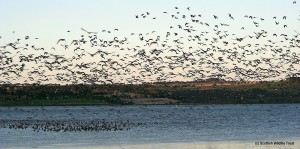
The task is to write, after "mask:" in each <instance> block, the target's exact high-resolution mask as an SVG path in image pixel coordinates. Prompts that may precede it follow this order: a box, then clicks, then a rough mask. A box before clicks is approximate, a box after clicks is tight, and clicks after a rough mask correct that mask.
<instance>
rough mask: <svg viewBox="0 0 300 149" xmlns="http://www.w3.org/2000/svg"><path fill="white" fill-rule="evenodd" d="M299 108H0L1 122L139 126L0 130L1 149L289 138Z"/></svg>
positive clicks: (299, 124)
mask: <svg viewBox="0 0 300 149" xmlns="http://www.w3.org/2000/svg"><path fill="white" fill-rule="evenodd" d="M299 113H300V104H264V105H157V106H155V105H151V106H140V105H136V106H135V105H134V106H68V107H63V106H51V107H0V119H1V120H33V121H34V120H54V121H55V120H67V121H68V120H69V121H72V120H73V121H74V120H76V121H83V122H84V121H92V120H104V121H110V122H124V121H130V122H132V123H141V124H142V125H137V126H134V127H131V128H130V129H129V130H122V131H88V132H78V131H77V132H72V131H71V132H63V131H59V132H51V131H50V132H49V131H40V132H36V131H33V130H32V129H30V128H29V129H9V128H3V127H1V128H0V134H1V135H0V148H9V147H30V148H31V147H41V146H57V145H59V146H64V145H65V146H73V145H76V146H111V145H124V144H125V145H126V144H127V145H132V144H151V143H153V144H155V143H186V142H218V141H220V142H228V141H253V142H254V141H261V140H281V141H286V140H294V139H299V138H300V114H299Z"/></svg>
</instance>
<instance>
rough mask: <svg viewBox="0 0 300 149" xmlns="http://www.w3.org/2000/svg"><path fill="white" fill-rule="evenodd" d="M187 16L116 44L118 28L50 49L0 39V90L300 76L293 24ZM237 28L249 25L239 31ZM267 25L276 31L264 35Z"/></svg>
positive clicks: (181, 12) (179, 13)
mask: <svg viewBox="0 0 300 149" xmlns="http://www.w3.org/2000/svg"><path fill="white" fill-rule="evenodd" d="M293 5H296V1H294V2H293ZM191 10H192V8H190V7H188V8H179V7H175V8H174V11H175V12H163V13H162V16H163V17H167V18H169V19H171V20H178V21H175V22H177V24H172V25H170V26H169V27H168V28H167V29H166V30H165V31H164V33H162V32H159V31H155V30H154V31H150V32H146V33H130V34H129V35H128V36H126V37H120V36H114V33H116V32H119V29H113V30H102V32H101V33H98V32H94V31H88V30H86V29H84V28H81V30H82V32H83V34H82V35H81V36H80V37H79V38H78V39H72V40H68V39H66V38H61V39H58V40H57V42H56V45H54V46H53V47H52V48H51V49H47V48H44V47H39V46H38V45H35V44H31V42H35V41H37V40H38V39H39V38H34V37H30V36H25V37H22V38H18V39H16V40H15V41H13V42H9V43H5V41H3V40H4V38H2V37H1V36H0V44H2V45H0V83H1V84H7V83H16V82H17V83H18V82H20V81H21V83H45V84H47V83H49V82H52V83H53V82H54V83H57V82H58V83H67V84H68V83H73V84H77V83H87V84H113V83H129V84H135V83H142V82H162V81H174V80H201V79H206V78H219V79H225V80H230V81H254V80H255V81H257V80H266V79H274V78H282V77H285V76H286V75H290V76H294V75H299V74H300V72H299V60H300V58H299V56H300V55H299V54H300V52H299V48H300V33H299V32H297V30H296V29H293V28H290V25H289V24H288V23H287V21H286V20H288V19H293V18H290V17H289V16H285V15H282V16H274V17H273V18H263V17H258V16H253V15H245V16H243V17H239V16H238V15H234V14H228V16H227V17H224V18H223V17H221V16H217V15H212V16H207V17H211V19H213V20H214V21H211V22H208V19H205V18H204V16H205V15H204V14H196V13H192V11H191ZM149 18H150V19H152V20H153V21H158V20H159V17H157V16H152V13H150V12H145V13H142V14H138V15H135V19H136V20H137V21H143V19H149ZM221 18H222V19H221ZM239 19H242V20H239ZM295 19H297V18H295ZM222 20H223V21H222ZM224 20H227V21H224ZM170 22H172V21H170ZM178 22H180V23H178ZM181 22H183V23H181ZM240 22H243V24H245V23H247V22H249V23H247V25H246V26H240V27H239V28H238V29H237V28H236V27H235V26H237V24H239V23H240ZM267 22H273V23H271V24H273V25H274V26H268V28H264V25H265V24H267ZM240 24H241V23H240ZM232 28H234V29H233V30H230V29H232ZM269 28H275V30H269ZM233 31H235V32H233ZM278 31H284V32H281V33H279V32H278ZM67 32H68V33H70V32H71V31H69V30H68V31H67ZM291 32H292V33H291ZM13 34H15V32H13ZM99 34H101V36H99ZM104 34H109V35H110V36H112V38H111V37H108V36H107V38H104V37H106V36H102V35H104ZM283 75H284V76H283Z"/></svg>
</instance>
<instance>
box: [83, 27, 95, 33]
mask: <svg viewBox="0 0 300 149" xmlns="http://www.w3.org/2000/svg"><path fill="white" fill-rule="evenodd" d="M81 30H83V31H85V32H86V33H88V34H97V32H89V31H87V30H85V29H84V28H81Z"/></svg>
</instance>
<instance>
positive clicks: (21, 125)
mask: <svg viewBox="0 0 300 149" xmlns="http://www.w3.org/2000/svg"><path fill="white" fill-rule="evenodd" d="M139 125H143V123H137V122H130V121H128V120H127V121H106V120H90V121H88V120H84V121H83V120H0V128H9V129H32V130H33V131H37V132H40V131H47V132H80V131H85V132H87V131H123V130H130V129H131V128H133V127H137V126H139Z"/></svg>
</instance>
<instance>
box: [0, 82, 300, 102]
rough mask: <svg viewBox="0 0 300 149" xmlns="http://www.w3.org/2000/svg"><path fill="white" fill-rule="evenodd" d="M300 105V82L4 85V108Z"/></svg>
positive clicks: (0, 88)
mask: <svg viewBox="0 0 300 149" xmlns="http://www.w3.org/2000/svg"><path fill="white" fill-rule="evenodd" d="M263 103H272V104H274V103H275V104H276V103H278V104H282V103H300V79H299V78H291V79H287V80H280V81H269V82H229V81H222V80H214V81H211V80H210V81H192V82H156V83H143V84H102V85H95V84H94V85H91V84H72V85H59V84H43V85H42V84H1V85H0V106H59V105H61V106H69V105H113V104H118V105H128V104H129V105H131V104H147V105H148V104H263Z"/></svg>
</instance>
